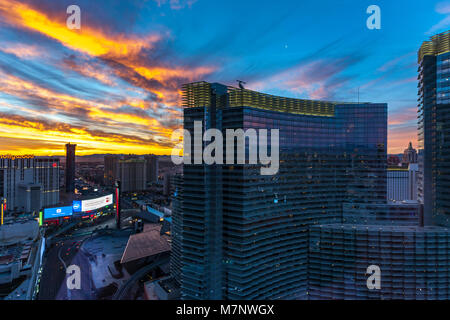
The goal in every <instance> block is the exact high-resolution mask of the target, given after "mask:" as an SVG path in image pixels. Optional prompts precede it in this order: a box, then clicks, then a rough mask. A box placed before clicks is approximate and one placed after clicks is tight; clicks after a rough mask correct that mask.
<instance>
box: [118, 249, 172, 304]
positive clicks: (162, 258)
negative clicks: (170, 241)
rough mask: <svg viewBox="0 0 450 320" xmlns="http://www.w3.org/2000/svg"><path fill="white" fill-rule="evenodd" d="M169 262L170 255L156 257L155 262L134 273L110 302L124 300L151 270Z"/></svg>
mask: <svg viewBox="0 0 450 320" xmlns="http://www.w3.org/2000/svg"><path fill="white" fill-rule="evenodd" d="M169 261H170V254H163V255H157V256H156V257H155V261H153V262H152V263H150V264H148V265H146V266H144V267H142V268H141V269H139V270H138V271H136V272H135V273H134V274H133V275H132V276H131V277H130V278H129V279H128V280H127V281H126V282H125V283H124V284H122V286H120V288H119V289H118V290H117V291H116V293H115V294H114V296H113V297H112V300H124V299H125V297H126V295H127V294H128V292H129V291H130V290H131V288H132V287H133V286H134V285H135V284H136V283H137V282H138V281H139V280H140V279H142V278H143V277H144V276H146V275H147V274H148V273H149V272H150V271H152V270H153V269H155V268H157V267H159V266H161V265H163V264H165V263H168V262H169Z"/></svg>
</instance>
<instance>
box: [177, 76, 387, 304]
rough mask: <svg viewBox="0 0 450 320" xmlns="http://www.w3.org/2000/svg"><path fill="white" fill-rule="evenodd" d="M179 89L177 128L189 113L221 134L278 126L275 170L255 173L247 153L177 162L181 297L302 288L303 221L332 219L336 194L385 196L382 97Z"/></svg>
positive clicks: (274, 294) (281, 295) (291, 293)
mask: <svg viewBox="0 0 450 320" xmlns="http://www.w3.org/2000/svg"><path fill="white" fill-rule="evenodd" d="M183 97H184V128H185V129H187V130H188V131H190V132H192V133H193V129H194V121H201V122H202V124H203V130H206V129H209V128H216V129H219V130H220V131H222V132H223V133H224V135H225V131H226V130H227V129H243V130H244V131H245V130H247V129H256V130H258V129H268V130H270V129H279V150H280V151H279V153H280V155H279V162H280V163H279V170H278V172H277V173H276V174H275V175H261V172H260V167H261V165H260V164H250V163H248V161H247V162H246V163H245V164H219V165H218V164H213V165H207V164H186V163H185V164H184V178H183V188H182V189H183V197H182V203H181V204H179V206H178V208H179V210H180V212H179V213H177V214H176V217H177V218H176V219H175V216H174V221H173V223H174V228H173V230H174V232H173V242H174V247H176V248H177V250H176V251H175V253H174V255H175V256H174V257H173V259H176V260H177V262H179V263H176V264H175V265H176V268H175V269H176V270H174V273H175V274H176V275H177V276H176V277H177V279H178V280H179V281H180V283H181V291H182V297H183V298H186V299H299V298H305V297H306V296H307V280H308V279H307V277H308V272H307V271H308V270H307V263H308V246H309V241H308V229H309V227H310V226H312V225H315V224H319V223H320V224H324V223H341V222H342V206H343V204H344V203H348V202H358V203H369V204H370V203H385V202H386V136H387V134H386V130H387V129H386V126H387V105H386V104H374V103H337V102H326V101H313V100H301V99H291V98H284V97H277V96H272V95H267V94H262V93H259V92H255V91H251V90H246V89H240V88H239V89H238V88H234V87H228V86H225V85H221V84H217V83H206V82H197V83H191V84H187V85H185V86H184V87H183ZM192 135H193V134H192ZM268 140H270V139H268ZM203 143H205V142H203ZM204 146H205V145H203V147H204ZM249 147H250V146H249V142H248V143H247V144H246V149H247V152H248V149H249ZM269 149H271V146H270V145H269ZM184 152H185V155H186V154H193V153H194V150H192V149H191V150H188V149H185V150H184ZM225 153H226V149H225V147H224V155H225ZM235 154H236V152H235Z"/></svg>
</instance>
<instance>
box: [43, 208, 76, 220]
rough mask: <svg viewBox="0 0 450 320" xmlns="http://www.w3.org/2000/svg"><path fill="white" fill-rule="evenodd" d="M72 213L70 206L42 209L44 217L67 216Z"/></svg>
mask: <svg viewBox="0 0 450 320" xmlns="http://www.w3.org/2000/svg"><path fill="white" fill-rule="evenodd" d="M71 215H72V206H69V207H58V208H47V209H44V219H53V218H60V217H67V216H71Z"/></svg>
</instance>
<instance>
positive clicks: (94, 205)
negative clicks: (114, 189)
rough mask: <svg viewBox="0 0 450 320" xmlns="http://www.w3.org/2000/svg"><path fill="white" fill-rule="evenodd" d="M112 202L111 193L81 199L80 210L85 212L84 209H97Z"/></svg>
mask: <svg viewBox="0 0 450 320" xmlns="http://www.w3.org/2000/svg"><path fill="white" fill-rule="evenodd" d="M112 203H113V195H112V194H109V195H107V196H104V197H100V198H95V199H91V200H83V201H81V211H83V212H86V211H92V210H97V209H100V208H103V207H105V206H107V205H110V204H112Z"/></svg>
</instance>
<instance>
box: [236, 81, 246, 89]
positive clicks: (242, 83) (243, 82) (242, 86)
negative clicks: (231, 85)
mask: <svg viewBox="0 0 450 320" xmlns="http://www.w3.org/2000/svg"><path fill="white" fill-rule="evenodd" d="M236 81H237V83H239V88H241V89H245V88H244V84H247V82H245V81H242V80H236Z"/></svg>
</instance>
